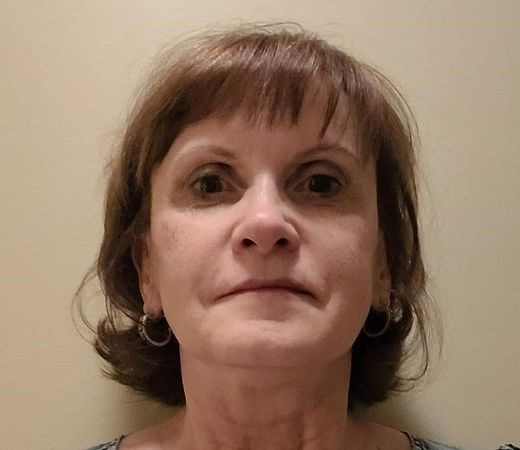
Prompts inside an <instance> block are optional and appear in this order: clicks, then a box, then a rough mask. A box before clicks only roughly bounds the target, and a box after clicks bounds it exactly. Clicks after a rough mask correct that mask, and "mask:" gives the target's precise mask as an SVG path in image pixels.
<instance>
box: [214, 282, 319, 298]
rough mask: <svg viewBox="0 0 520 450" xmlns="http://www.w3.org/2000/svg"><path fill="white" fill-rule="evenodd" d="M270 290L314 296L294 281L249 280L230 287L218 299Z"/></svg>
mask: <svg viewBox="0 0 520 450" xmlns="http://www.w3.org/2000/svg"><path fill="white" fill-rule="evenodd" d="M270 289H285V290H288V291H292V292H296V293H298V294H303V295H307V296H310V297H312V298H315V296H314V294H313V293H312V291H311V290H310V289H308V288H307V287H306V286H305V285H303V284H302V283H299V282H297V281H295V280H292V279H289V278H277V279H271V280H260V279H250V280H246V281H244V282H242V283H239V284H237V285H235V286H234V287H232V288H231V289H230V290H229V291H227V292H226V293H225V294H224V295H221V296H220V297H219V299H220V298H223V297H227V296H229V295H236V294H240V293H244V292H254V291H262V290H270Z"/></svg>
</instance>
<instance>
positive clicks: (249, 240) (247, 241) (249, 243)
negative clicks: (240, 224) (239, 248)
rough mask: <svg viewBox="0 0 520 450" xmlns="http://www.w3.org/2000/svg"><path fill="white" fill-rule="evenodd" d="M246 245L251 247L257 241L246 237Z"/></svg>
mask: <svg viewBox="0 0 520 450" xmlns="http://www.w3.org/2000/svg"><path fill="white" fill-rule="evenodd" d="M243 242H244V247H251V246H252V245H255V242H254V241H253V240H251V239H244V241H243Z"/></svg>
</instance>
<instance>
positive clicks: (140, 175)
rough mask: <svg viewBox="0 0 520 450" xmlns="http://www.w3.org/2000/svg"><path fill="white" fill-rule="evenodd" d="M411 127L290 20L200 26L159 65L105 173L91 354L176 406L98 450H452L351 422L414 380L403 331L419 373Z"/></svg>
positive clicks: (392, 102)
mask: <svg viewBox="0 0 520 450" xmlns="http://www.w3.org/2000/svg"><path fill="white" fill-rule="evenodd" d="M412 124H413V119H412V117H411V115H410V114H409V112H408V110H407V108H406V104H405V103H404V102H403V100H402V99H401V98H400V96H399V94H398V93H397V92H396V91H395V89H394V88H393V87H392V85H391V84H390V83H389V82H388V81H387V80H386V79H385V78H384V77H383V76H382V75H380V74H379V73H378V72H376V71H375V70H373V69H371V68H370V67H368V66H366V65H364V64H362V63H360V62H358V61H356V60H354V59H353V58H351V57H350V56H348V55H346V54H345V53H344V52H342V51H340V50H338V49H336V48H334V47H332V46H330V45H329V44H327V43H326V42H324V41H322V40H320V39H319V38H317V37H316V36H314V35H312V34H309V33H307V32H305V31H302V30H300V29H298V30H296V31H294V30H292V31H291V30H290V29H287V28H283V27H278V26H267V27H248V28H240V29H236V30H232V31H227V32H223V33H216V34H206V35H204V36H202V37H199V38H197V39H196V40H195V41H189V42H188V46H187V47H186V50H184V51H181V52H178V53H177V54H176V55H175V57H174V58H173V62H172V63H168V64H164V65H163V66H162V70H161V71H160V73H158V75H157V76H156V78H154V79H153V80H152V81H151V82H150V83H149V88H148V90H147V92H146V93H145V94H144V95H143V96H142V97H141V98H140V100H139V102H138V103H137V106H136V108H135V110H134V112H133V115H132V118H131V121H130V124H129V126H128V129H127V131H126V134H125V137H124V139H123V142H122V146H121V149H120V152H119V153H118V154H117V156H116V158H115V159H114V161H113V165H112V168H111V174H110V180H109V186H108V189H107V196H106V216H105V235H104V239H103V243H102V247H101V251H100V255H99V259H98V262H97V267H96V269H97V270H96V273H97V275H98V276H99V278H100V280H101V283H102V286H103V289H104V293H105V295H106V298H107V300H108V317H107V318H105V319H104V320H103V321H101V322H100V324H99V325H98V330H97V339H96V341H95V348H96V350H97V351H98V352H99V354H100V355H101V356H102V357H103V358H104V359H105V360H107V361H108V362H109V363H110V364H111V367H112V369H111V373H110V376H111V377H112V378H113V379H115V380H117V381H119V382H121V383H123V384H125V385H128V386H131V387H132V388H134V389H136V390H137V391H139V392H141V393H144V394H145V395H147V396H148V397H150V398H153V399H155V400H157V401H160V402H162V403H164V404H166V405H177V406H181V407H182V409H181V411H180V412H179V413H177V414H175V415H174V416H173V417H171V419H169V420H167V421H165V422H163V423H160V424H158V425H156V426H153V427H151V428H148V429H145V430H141V431H137V432H135V433H133V434H130V435H127V436H121V437H119V438H118V439H115V440H114V441H112V442H109V443H107V444H103V445H100V446H97V447H93V448H94V449H116V448H117V449H121V450H125V449H183V450H184V449H197V450H203V449H346V448H348V449H377V448H381V449H388V450H394V449H395V450H405V449H410V448H415V449H416V448H431V449H445V448H451V447H446V446H443V445H441V444H438V443H435V442H432V441H427V440H421V439H419V438H417V437H415V436H412V435H411V434H409V433H406V432H401V431H399V430H394V429H391V428H388V427H385V426H382V425H378V424H375V423H367V422H363V421H361V420H358V419H356V418H355V417H354V416H353V408H354V406H355V405H356V404H365V405H372V404H374V403H376V402H379V401H382V400H385V399H386V398H388V396H389V395H390V394H391V393H392V392H393V391H397V390H399V389H402V388H403V386H405V385H406V382H407V381H409V380H406V379H404V378H403V377H401V376H399V374H398V369H399V368H400V367H401V365H402V362H403V360H404V359H405V358H406V356H407V354H409V353H410V349H407V348H405V346H404V341H405V339H406V338H407V337H408V335H409V334H410V331H411V329H412V325H415V327H416V328H417V330H418V337H419V342H420V344H421V345H422V348H423V350H425V358H424V360H423V365H422V367H421V368H420V370H419V376H420V375H422V374H424V372H425V370H426V368H427V365H428V347H427V345H426V339H425V337H426V334H427V333H426V326H427V321H426V314H425V303H424V302H425V301H426V300H427V296H426V295H425V290H424V285H425V273H424V268H423V264H422V259H421V252H420V244H419V236H418V226H417V215H416V214H417V197H416V187H415V174H414V168H415V161H414V143H413V126H412ZM181 373H182V377H181Z"/></svg>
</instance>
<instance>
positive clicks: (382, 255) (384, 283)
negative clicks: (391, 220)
mask: <svg viewBox="0 0 520 450" xmlns="http://www.w3.org/2000/svg"><path fill="white" fill-rule="evenodd" d="M391 287H392V280H391V276H390V269H389V267H388V259H387V255H386V245H385V240H384V237H383V234H382V233H381V232H379V237H378V242H377V250H376V255H375V267H374V298H373V305H372V306H374V307H375V308H377V307H383V306H390V290H391Z"/></svg>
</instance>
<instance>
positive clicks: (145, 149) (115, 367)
mask: <svg viewBox="0 0 520 450" xmlns="http://www.w3.org/2000/svg"><path fill="white" fill-rule="evenodd" d="M317 79H319V80H320V82H322V83H323V85H324V86H325V90H326V96H327V105H326V110H325V112H324V117H323V128H322V132H323V133H324V132H325V130H326V129H327V126H328V125H329V122H330V121H331V118H332V116H333V115H334V112H335V111H336V108H337V106H338V101H339V99H340V97H344V98H345V99H346V100H347V103H348V111H349V114H352V117H353V118H354V123H355V125H356V129H357V131H358V136H357V138H358V141H359V144H360V146H361V148H362V149H363V150H364V151H365V152H366V153H368V152H372V154H373V155H374V157H375V161H376V171H377V200H378V214H379V221H380V229H381V231H382V233H383V237H384V241H385V245H386V250H387V259H388V264H389V269H390V276H391V280H392V289H391V306H392V309H393V310H394V312H396V314H397V315H398V317H399V320H398V321H397V322H396V323H393V324H392V326H391V327H390V328H389V329H388V331H387V332H386V333H385V334H384V335H383V336H381V337H379V338H372V339H371V338H368V337H367V336H365V335H364V334H363V333H361V334H360V335H359V336H358V338H357V340H356V341H355V343H354V346H353V354H352V374H351V380H350V389H349V405H350V407H352V406H353V404H355V403H356V402H359V403H363V404H366V405H371V404H373V403H375V402H379V401H382V400H385V399H386V398H388V396H389V394H390V393H391V391H398V390H404V389H407V388H409V384H410V383H409V382H411V381H415V380H417V379H419V378H420V377H422V376H423V375H424V373H425V372H426V369H427V367H428V363H429V360H430V355H429V350H428V348H429V347H428V340H429V339H428V335H429V333H428V327H429V325H431V324H432V323H433V322H432V321H431V320H427V319H426V317H427V309H428V308H427V306H428V304H429V303H431V302H430V298H429V297H428V295H427V294H426V291H425V270H424V267H423V262H422V257H421V247H420V243H419V229H418V219H417V210H418V209H417V208H418V206H417V189H416V179H415V177H416V175H415V170H416V161H415V155H414V147H415V136H416V125H415V121H414V119H413V115H412V114H411V112H410V110H409V108H408V106H407V104H406V102H405V101H404V100H403V98H402V97H401V95H400V94H399V93H398V91H397V90H396V89H395V87H394V86H393V85H392V83H390V82H389V81H388V79H387V78H385V77H384V76H383V75H381V74H380V73H379V72H378V71H377V70H375V69H373V68H371V67H370V66H368V65H366V64H364V63H361V62H359V61H357V60H356V59H354V58H353V57H351V56H349V55H347V54H346V53H345V52H343V51H342V50H339V49H338V48H336V47H334V46H332V45H330V44H329V43H327V42H325V41H324V40H322V39H320V38H319V37H318V36H316V35H314V34H312V33H309V32H307V31H305V30H303V29H302V28H301V27H299V26H294V25H287V24H278V25H264V26H260V25H253V26H241V27H239V28H234V29H232V30H228V31H224V32H222V31H221V32H217V33H205V34H203V35H200V36H197V37H196V38H193V39H189V40H187V41H185V42H184V47H183V48H181V50H180V51H179V48H176V50H175V52H174V53H173V57H169V58H167V60H165V61H162V63H161V65H160V66H159V69H157V70H156V71H155V72H154V76H153V77H152V78H151V79H150V80H149V81H148V82H147V84H146V86H145V90H144V92H143V94H142V95H141V96H140V97H139V99H138V101H137V102H136V105H135V107H134V109H133V111H132V114H131V117H130V119H129V124H128V126H127V129H126V133H125V134H124V137H123V139H122V143H121V146H120V148H119V150H118V152H117V154H116V155H115V157H114V158H113V160H112V162H111V164H110V166H109V171H110V172H109V181H108V187H107V190H106V198H105V222H104V225H105V231H104V236H103V241H102V245H101V250H100V252H99V256H98V259H97V263H96V265H95V266H93V267H92V269H91V270H90V271H89V273H88V274H87V275H86V276H85V278H84V280H83V282H82V284H81V286H80V288H79V289H78V292H77V295H76V298H79V297H80V293H81V291H82V290H83V288H84V287H85V284H86V283H87V282H88V281H90V280H91V279H93V278H94V277H95V276H96V275H97V277H98V278H99V280H100V282H101V287H102V290H103V293H104V296H105V299H106V306H107V313H108V314H107V316H106V317H105V318H103V319H102V320H100V322H99V323H98V325H97V334H96V338H95V341H94V346H95V349H96V350H97V352H98V353H99V354H100V355H101V357H102V358H104V359H105V360H106V361H107V362H108V363H110V368H109V369H108V370H105V371H104V373H105V375H106V376H108V377H110V378H111V379H114V380H116V381H118V382H120V383H122V384H124V385H127V386H130V387H132V388H133V389H135V390H137V391H139V392H141V393H143V394H145V395H146V396H148V397H151V398H153V399H155V400H158V401H160V402H162V403H163V404H167V405H182V404H183V403H184V401H185V397H184V391H183V386H182V380H181V372H180V362H179V347H178V342H177V341H176V340H175V339H172V341H171V342H170V343H169V344H168V345H166V346H165V347H150V346H147V345H146V344H144V343H143V342H142V340H141V339H140V337H139V334H138V331H137V323H138V319H139V317H140V316H141V315H142V309H143V299H142V297H141V293H140V291H139V283H138V274H137V271H136V268H135V266H134V263H133V259H132V256H134V258H135V260H136V261H137V263H138V264H139V261H140V254H139V249H140V247H141V245H140V243H141V238H142V236H143V234H144V233H145V232H146V231H147V229H148V227H149V220H150V180H151V175H152V171H153V170H154V168H155V167H156V166H157V165H158V164H160V163H161V161H162V160H163V158H164V157H165V155H166V153H167V152H168V149H169V148H170V146H171V144H172V142H173V141H174V140H175V139H176V137H177V136H178V135H179V133H180V132H181V131H182V130H183V128H185V127H186V126H187V125H188V124H190V123H194V122H197V121H199V120H201V119H203V118H205V117H207V116H209V115H210V114H218V115H221V116H222V117H223V118H228V117H230V116H231V115H232V114H233V113H235V112H236V111H237V109H238V108H244V110H245V111H246V112H247V113H248V114H249V118H250V119H252V120H253V119H262V120H265V121H266V122H267V123H269V124H273V123H276V122H277V121H280V120H283V119H288V120H290V121H292V123H296V122H297V121H298V117H299V115H300V111H301V107H302V103H303V100H304V97H305V95H306V94H307V92H308V91H309V89H310V85H311V84H312V83H313V82H315V81H316V80H317ZM80 311H81V312H82V318H83V319H84V320H85V317H84V315H83V311H82V309H81V307H80ZM125 318H126V322H125V320H122V319H125ZM412 328H414V331H415V333H412ZM432 328H433V327H432ZM438 329H439V328H437V330H438ZM408 337H414V338H415V339H412V340H411V342H412V343H413V342H415V343H416V344H419V347H420V348H421V349H422V353H421V354H422V355H423V358H422V360H421V362H420V367H419V368H418V369H417V372H416V374H415V375H414V376H407V377H405V376H403V375H402V374H400V373H399V369H400V368H401V366H402V364H403V362H404V361H405V360H406V359H407V357H408V356H410V355H411V354H412V353H413V352H414V350H415V349H417V348H418V347H417V345H405V340H407V338H408ZM412 384H413V383H412Z"/></svg>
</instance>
